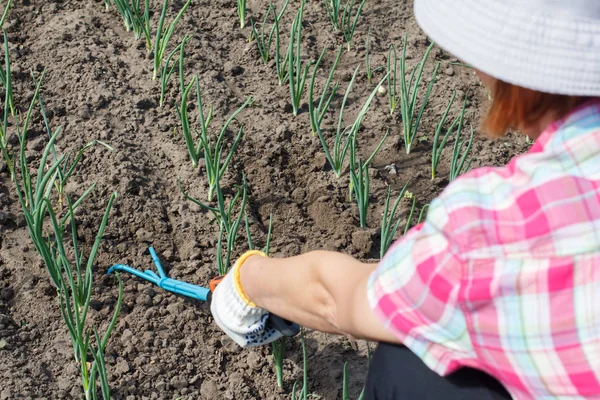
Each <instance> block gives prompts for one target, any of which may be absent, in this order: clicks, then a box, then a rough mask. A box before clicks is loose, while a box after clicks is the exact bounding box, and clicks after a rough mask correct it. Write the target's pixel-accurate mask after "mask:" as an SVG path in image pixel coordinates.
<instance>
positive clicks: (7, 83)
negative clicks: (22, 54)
mask: <svg viewBox="0 0 600 400" xmlns="http://www.w3.org/2000/svg"><path fill="white" fill-rule="evenodd" d="M8 5H10V2H9V4H8ZM6 11H8V6H7V8H6V10H5V13H6ZM4 17H5V16H3V18H4ZM0 26H1V24H0ZM2 32H3V34H4V70H2V69H1V68H0V82H1V83H2V85H3V86H4V89H5V91H6V98H5V100H6V102H7V104H8V106H9V108H10V113H11V115H12V116H15V103H14V100H13V93H12V76H11V72H10V51H9V49H8V36H7V35H6V30H4V29H3V30H2Z"/></svg>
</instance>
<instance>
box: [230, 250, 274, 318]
mask: <svg viewBox="0 0 600 400" xmlns="http://www.w3.org/2000/svg"><path fill="white" fill-rule="evenodd" d="M252 256H261V257H265V258H269V256H267V255H266V254H265V253H264V252H262V251H259V250H249V251H247V252H245V253H244V254H242V255H241V257H240V258H238V260H237V261H236V262H235V265H234V266H233V282H234V284H235V290H237V292H238V294H239V295H240V297H241V298H242V300H244V302H245V303H246V304H247V305H248V306H250V307H257V306H256V304H254V303H253V302H252V301H250V299H249V298H248V296H247V295H246V292H245V291H244V288H243V287H242V280H241V278H240V269H241V268H242V265H243V264H244V263H245V262H246V260H247V259H249V258H250V257H252Z"/></svg>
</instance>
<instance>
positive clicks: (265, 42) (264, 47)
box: [250, 3, 277, 64]
mask: <svg viewBox="0 0 600 400" xmlns="http://www.w3.org/2000/svg"><path fill="white" fill-rule="evenodd" d="M271 13H273V15H274V17H273V18H274V19H277V14H275V9H274V6H273V3H269V7H267V11H266V12H265V18H264V19H263V23H262V25H261V26H260V33H259V31H258V29H256V24H255V23H254V20H250V26H251V28H252V37H254V40H255V41H256V48H257V49H258V53H259V54H260V59H261V60H262V62H263V63H264V64H266V63H268V62H269V58H270V57H271V41H272V39H273V36H272V35H268V36H267V35H265V26H266V25H267V20H268V19H269V15H270V14H271ZM274 27H275V25H273V28H272V29H271V32H273V29H274Z"/></svg>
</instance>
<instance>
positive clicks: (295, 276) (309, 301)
mask: <svg viewBox="0 0 600 400" xmlns="http://www.w3.org/2000/svg"><path fill="white" fill-rule="evenodd" d="M374 269H375V265H374V264H365V263H361V262H359V261H357V260H356V259H354V258H352V257H349V256H346V255H343V254H341V253H334V252H327V251H314V252H310V253H306V254H302V255H300V256H296V257H290V258H263V257H260V256H253V257H251V258H249V259H248V260H247V261H246V262H245V263H244V265H243V267H242V268H241V269H240V278H241V283H242V286H243V288H244V291H245V292H246V295H247V296H248V298H249V299H250V300H251V301H252V302H253V303H255V304H256V305H257V306H259V307H261V308H264V309H266V310H268V311H271V312H273V313H274V314H277V315H278V316H280V317H282V318H285V319H288V320H290V321H294V322H296V323H298V324H300V325H303V326H306V327H308V328H311V329H316V330H319V331H323V332H330V333H338V334H346V335H351V336H353V337H355V338H362V339H369V340H374V341H380V342H391V343H398V339H397V338H396V337H395V336H394V335H393V334H392V333H391V332H389V331H388V330H387V329H386V328H385V327H384V326H383V324H382V323H381V322H380V321H379V319H378V318H377V316H376V315H375V313H374V312H373V310H371V307H370V306H369V302H368V299H367V281H368V279H369V275H370V273H371V272H372V271H373V270H374Z"/></svg>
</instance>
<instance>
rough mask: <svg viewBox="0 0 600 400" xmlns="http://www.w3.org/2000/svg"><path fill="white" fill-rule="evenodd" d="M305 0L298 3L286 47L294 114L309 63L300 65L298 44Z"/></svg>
mask: <svg viewBox="0 0 600 400" xmlns="http://www.w3.org/2000/svg"><path fill="white" fill-rule="evenodd" d="M305 2H306V0H302V1H301V3H300V9H299V10H298V14H297V15H296V18H294V22H293V23H292V29H291V31H290V44H289V47H288V52H287V57H288V79H289V83H290V96H291V98H292V108H293V110H294V116H296V115H298V110H299V109H300V101H301V100H302V95H303V94H304V87H305V86H306V85H305V84H306V77H307V75H308V70H309V68H310V66H311V63H307V64H306V65H304V66H303V65H302V57H301V55H300V45H301V43H302V14H303V13H304V3H305Z"/></svg>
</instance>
